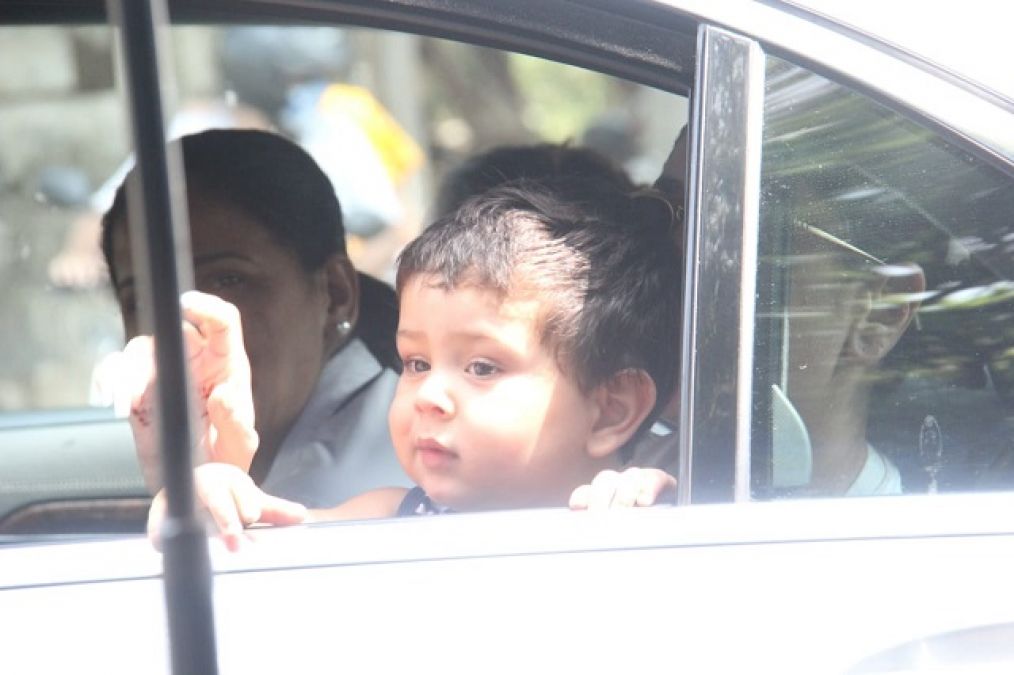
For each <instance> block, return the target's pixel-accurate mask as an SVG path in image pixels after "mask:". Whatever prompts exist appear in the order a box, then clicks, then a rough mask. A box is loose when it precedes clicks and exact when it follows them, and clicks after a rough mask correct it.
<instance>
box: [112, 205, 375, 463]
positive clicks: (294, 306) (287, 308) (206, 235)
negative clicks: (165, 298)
mask: <svg viewBox="0 0 1014 675" xmlns="http://www.w3.org/2000/svg"><path fill="white" fill-rule="evenodd" d="M117 227H118V229H117V230H116V231H115V232H114V237H113V261H114V265H115V270H116V278H117V281H118V283H117V287H118V288H117V299H118V301H119V304H120V310H121V312H122V314H123V324H124V330H125V333H126V338H127V339H128V340H129V339H130V338H132V337H134V336H135V335H137V334H138V333H139V332H140V328H139V315H138V312H137V308H136V293H135V283H134V269H133V265H132V263H131V260H130V242H129V239H128V237H127V236H125V234H126V229H125V227H124V224H123V223H117ZM190 236H191V247H192V249H193V254H194V283H195V285H196V288H197V290H199V291H202V292H204V293H210V294H213V295H217V296H219V297H221V298H222V299H224V300H227V301H228V302H231V303H232V304H234V305H235V306H236V307H237V308H238V309H239V312H240V315H241V317H242V322H243V336H244V344H245V345H246V351H247V355H248V356H249V358H250V367H251V371H252V374H253V398H254V407H255V410H256V415H257V431H258V433H259V434H260V438H261V446H260V447H261V449H268V451H269V453H271V454H273V453H274V451H275V450H277V448H278V445H279V444H280V443H281V441H282V440H283V438H284V437H285V434H286V433H288V430H289V429H290V428H291V426H292V424H293V423H294V422H295V420H296V417H297V416H298V415H299V413H300V412H301V411H302V409H303V407H304V405H305V404H306V402H307V400H308V398H309V397H310V395H311V393H312V392H313V389H314V387H315V385H316V382H317V378H318V375H319V373H320V370H321V368H322V366H323V364H324V362H325V361H326V360H327V358H328V356H329V355H330V354H331V353H332V352H333V351H334V349H335V348H336V346H337V344H338V336H337V332H336V330H335V324H336V323H337V322H338V321H339V320H340V317H337V316H336V315H335V308H334V305H335V303H334V302H332V294H333V292H334V289H333V288H332V287H331V286H332V284H331V283H329V278H328V273H327V271H326V269H321V270H318V271H316V272H312V273H311V272H307V271H306V270H304V269H303V267H302V265H301V264H300V262H299V260H298V259H297V257H296V255H295V253H294V252H292V251H291V250H289V249H287V248H284V247H282V246H280V245H279V244H278V243H277V242H276V241H275V240H274V239H273V238H272V237H271V235H270V233H269V232H268V230H267V229H266V228H265V227H263V226H262V225H261V224H260V223H259V222H257V221H255V220H254V219H252V218H250V217H248V216H247V215H246V214H244V213H243V212H241V211H239V210H237V209H235V208H232V207H231V206H229V205H227V204H224V203H221V202H218V201H215V200H206V199H192V203H191V208H190ZM350 318H351V319H352V320H353V321H354V318H355V317H354V316H353V317H350Z"/></svg>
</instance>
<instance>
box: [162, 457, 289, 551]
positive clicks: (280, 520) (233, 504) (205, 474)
mask: <svg viewBox="0 0 1014 675" xmlns="http://www.w3.org/2000/svg"><path fill="white" fill-rule="evenodd" d="M194 488H195V492H196V494H197V500H198V502H199V503H200V504H201V506H203V507H204V509H205V510H206V511H207V513H208V514H209V515H210V516H211V521H212V522H213V523H214V524H215V527H216V528H217V529H218V532H219V534H221V536H222V541H224V542H225V546H226V548H228V549H229V550H230V551H236V550H238V549H239V547H240V545H241V544H242V542H243V538H244V533H243V530H244V528H246V527H247V526H248V525H252V524H253V523H265V524H269V525H294V524H297V523H302V522H303V521H305V520H306V518H307V510H306V507H304V506H303V505H302V504H297V503H295V502H290V501H288V500H287V499H282V498H281V497H273V496H271V495H269V494H267V493H266V492H264V491H263V490H261V489H260V488H259V487H257V486H256V485H255V484H254V482H253V479H251V478H250V476H248V475H247V474H246V472H244V471H243V470H241V469H240V468H239V467H237V466H234V465H232V464H221V463H212V464H204V465H202V466H199V467H197V468H196V469H195V470H194ZM166 506H167V505H166V498H165V490H161V491H159V493H158V494H157V495H155V499H154V500H153V501H152V503H151V510H149V511H148V539H149V540H150V541H151V543H152V544H153V545H154V546H155V548H157V549H159V550H161V532H162V526H163V525H164V523H165V518H166Z"/></svg>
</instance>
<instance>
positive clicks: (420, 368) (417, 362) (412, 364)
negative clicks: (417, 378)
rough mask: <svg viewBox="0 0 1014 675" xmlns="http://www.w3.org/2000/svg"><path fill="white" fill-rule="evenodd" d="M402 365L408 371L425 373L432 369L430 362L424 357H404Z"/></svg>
mask: <svg viewBox="0 0 1014 675" xmlns="http://www.w3.org/2000/svg"><path fill="white" fill-rule="evenodd" d="M402 365H403V367H404V369H405V372H406V373H425V372H426V371H427V370H429V369H430V364H428V363H426V362H425V361H423V360H422V359H414V358H412V359H403V360H402Z"/></svg>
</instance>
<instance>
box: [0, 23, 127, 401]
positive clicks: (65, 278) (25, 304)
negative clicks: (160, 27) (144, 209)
mask: <svg viewBox="0 0 1014 675" xmlns="http://www.w3.org/2000/svg"><path fill="white" fill-rule="evenodd" d="M0 43H2V44H3V51H4V58H3V59H2V61H3V63H2V64H0V138H2V139H3V142H2V143H0V233H2V238H3V245H2V247H0V248H2V250H3V258H2V261H0V277H2V283H0V289H2V290H0V316H2V317H3V319H2V320H0V349H2V350H3V353H4V358H3V359H2V360H0V417H6V418H7V419H8V421H9V420H10V418H11V417H14V415H13V414H12V413H15V412H20V411H37V410H52V409H57V408H77V407H82V406H88V405H89V404H90V403H91V402H93V400H94V399H93V392H92V391H91V388H90V386H91V374H92V369H93V367H94V365H95V364H96V363H97V362H98V361H99V360H100V359H101V358H102V357H103V356H104V355H105V354H108V353H109V352H111V351H113V350H115V349H117V348H119V346H120V344H121V335H120V327H119V323H120V322H119V318H118V316H117V313H116V310H115V305H114V304H113V302H112V297H111V296H110V295H109V293H108V291H107V290H106V288H105V287H104V284H103V281H102V280H103V275H104V270H103V266H102V265H101V264H100V261H98V260H97V258H96V256H94V255H93V252H94V248H93V247H94V242H93V241H92V240H91V239H90V238H87V237H86V238H84V239H80V238H78V239H75V238H74V237H73V236H69V235H70V233H71V231H72V230H73V229H74V226H75V223H76V222H79V221H81V220H82V219H87V217H88V212H89V200H90V199H91V196H92V193H93V192H94V191H95V189H96V187H97V186H98V185H99V184H101V182H102V181H103V180H104V178H105V177H106V176H108V175H109V173H110V172H112V171H113V170H114V169H115V167H116V166H117V164H119V163H120V162H121V161H122V159H123V157H124V156H125V155H126V152H127V136H128V132H127V128H126V119H125V117H124V110H123V107H122V104H121V102H120V99H119V95H118V93H117V90H116V87H115V84H114V77H113V58H112V32H111V31H110V30H109V29H108V28H106V27H103V26H94V27H87V26H85V27H74V28H64V27H57V26H27V27H17V28H11V27H6V28H0Z"/></svg>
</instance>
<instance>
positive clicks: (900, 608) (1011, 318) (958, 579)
mask: <svg viewBox="0 0 1014 675" xmlns="http://www.w3.org/2000/svg"><path fill="white" fill-rule="evenodd" d="M139 4H140V3H139ZM156 4H157V3H156ZM168 4H169V10H170V15H171V17H172V22H171V25H169V26H164V27H163V28H165V29H166V34H167V35H169V36H170V37H171V38H172V43H173V44H172V46H173V51H174V58H173V59H172V60H169V61H164V62H163V63H162V66H163V70H162V76H163V77H168V78H169V79H170V80H171V81H173V82H175V89H174V90H175V91H176V92H177V94H178V99H179V100H180V105H179V109H180V110H185V109H190V110H195V109H201V106H209V107H211V108H214V109H222V108H226V109H227V108H229V106H235V99H236V93H235V91H233V90H232V89H231V88H230V84H229V82H227V81H226V78H225V77H224V75H223V72H224V71H223V65H222V53H221V44H222V39H223V35H225V34H226V33H227V32H228V31H230V30H232V29H234V28H235V27H237V26H242V25H262V26H265V27H270V28H272V29H274V30H277V31H281V33H280V34H281V35H282V36H285V35H286V33H285V31H297V30H303V29H305V28H306V27H307V26H314V27H317V28H318V29H319V30H321V31H331V33H328V35H331V36H332V37H335V36H340V41H341V42H342V44H344V45H345V47H344V48H345V49H347V50H348V54H349V55H348V57H347V61H346V62H343V64H342V77H343V78H345V80H346V81H347V82H349V83H352V84H354V85H355V86H357V87H361V88H363V89H364V90H366V91H368V92H369V93H370V95H371V97H372V99H373V100H374V101H376V102H379V105H381V106H382V107H383V108H384V109H386V111H388V112H389V113H390V116H391V117H392V118H393V119H395V120H396V122H397V125H399V126H400V127H401V128H402V129H403V131H404V132H405V133H406V134H407V135H408V136H409V137H411V139H414V141H403V143H405V144H410V143H414V144H415V146H416V147H415V148H414V151H417V152H419V153H421V156H423V157H424V158H425V162H424V163H423V164H422V165H420V166H415V165H413V166H415V168H413V169H405V174H404V176H402V178H403V182H402V183H401V185H400V190H399V199H400V200H401V201H400V203H399V204H398V207H399V209H400V211H401V212H402V213H403V216H404V217H403V218H402V219H401V221H399V222H400V223H401V225H399V227H398V228H393V227H392V228H389V229H387V230H383V229H382V230H381V231H379V232H378V231H377V230H376V228H373V229H371V228H364V229H363V230H362V232H361V236H358V237H357V238H354V239H353V245H352V247H351V251H352V255H353V257H354V258H355V261H356V264H357V265H358V266H360V267H361V268H363V269H367V270H369V271H372V272H374V273H375V274H377V275H378V276H381V277H383V276H384V275H385V274H388V273H389V272H390V267H389V263H390V254H391V252H392V251H393V250H394V248H395V247H396V246H397V245H399V243H400V242H402V241H403V240H404V238H406V237H407V236H410V235H411V234H412V233H414V232H416V231H418V229H419V228H421V227H422V226H423V224H424V223H425V220H426V211H427V209H429V208H430V207H431V204H432V200H433V199H434V196H435V194H436V190H435V188H434V186H435V185H437V184H438V183H439V181H440V179H441V178H442V177H443V176H444V175H445V173H446V171H447V170H448V169H449V168H450V167H451V166H453V165H454V164H455V163H456V162H457V161H460V160H461V159H463V158H465V157H467V156H469V155H470V154H473V153H475V152H477V151H479V150H482V149H485V148H488V147H492V146H495V145H501V144H505V143H530V142H537V141H562V140H567V139H570V140H571V142H573V143H575V144H579V145H587V146H590V147H594V148H596V149H597V150H599V151H600V152H602V153H604V154H607V155H609V156H610V157H611V158H612V159H613V160H614V161H615V162H617V163H618V164H621V165H622V166H623V167H624V168H625V170H627V171H628V172H629V174H630V175H631V176H632V177H633V179H634V180H635V181H636V182H639V183H653V182H656V180H658V179H661V180H660V181H659V182H658V185H659V186H660V187H663V188H665V189H667V190H669V191H670V196H671V197H672V198H673V200H674V201H675V202H679V201H684V204H683V205H682V206H680V205H678V204H677V208H676V209H675V213H676V215H677V216H678V217H679V218H680V219H681V223H682V225H683V229H682V231H681V245H682V246H683V252H684V265H685V285H684V288H683V289H681V291H680V292H682V294H683V295H682V297H683V304H684V319H685V320H684V332H683V342H682V344H681V345H672V349H673V350H674V351H677V350H678V351H679V353H680V355H681V356H680V363H681V372H680V381H679V401H678V405H676V406H674V408H677V409H678V414H676V415H675V416H674V418H672V419H668V420H666V423H660V424H658V425H656V427H655V428H654V429H653V433H654V434H655V438H654V440H655V441H657V446H658V448H659V449H660V453H661V454H660V455H659V456H658V458H656V459H658V462H659V464H658V465H659V466H665V467H667V468H669V469H670V470H671V471H672V472H673V473H674V474H676V477H677V480H678V486H679V487H678V495H677V498H676V500H675V503H674V504H667V505H660V506H658V507H655V508H646V509H634V510H614V511H606V512H587V513H574V512H570V511H567V510H565V509H562V508H561V509H559V510H532V511H503V512H495V513H482V514H478V513H477V514H454V515H445V516H440V517H427V518H403V519H390V520H375V521H361V522H345V523H332V524H313V525H303V526H295V527H289V528H275V529H270V528H262V529H254V530H252V531H251V537H252V538H253V539H254V540H255V541H253V542H251V543H250V544H249V545H247V546H244V547H243V550H241V551H240V552H238V553H230V552H228V551H226V550H225V548H224V547H223V546H222V545H221V543H220V542H218V541H217V540H215V539H211V540H210V543H209V547H210V568H209V563H208V558H207V557H206V556H205V552H204V549H205V540H204V538H203V537H196V538H192V539H191V540H190V544H191V547H190V548H189V549H186V550H176V549H172V548H170V549H169V550H167V551H166V553H165V555H164V556H163V555H162V554H160V553H158V552H156V551H155V550H154V549H153V548H152V547H151V545H150V544H149V543H148V541H147V540H146V538H145V537H144V536H143V522H144V516H145V513H146V510H147V506H148V503H149V499H148V495H147V492H146V490H145V488H144V484H143V481H142V480H141V475H140V472H139V470H138V468H137V466H136V461H135V458H134V451H133V444H132V439H131V435H130V432H129V429H128V428H127V425H126V422H125V420H123V419H118V418H117V417H116V415H115V414H114V412H113V409H112V406H111V404H112V401H111V400H109V399H107V398H104V395H105V394H104V391H103V390H102V387H101V386H100V385H101V379H102V378H101V373H102V368H103V366H100V365H99V364H102V363H106V366H104V367H106V368H108V367H110V366H109V365H108V364H109V363H110V361H109V359H115V357H110V356H109V355H110V354H112V353H115V351H116V350H117V349H118V348H119V347H120V346H121V343H122V333H121V332H120V328H119V320H118V317H117V316H116V312H115V306H114V304H113V302H112V299H111V294H110V292H109V290H108V288H106V287H105V286H104V285H103V282H102V279H101V273H100V272H101V270H99V273H96V268H95V267H94V266H93V267H90V268H89V267H87V262H82V263H81V265H80V266H78V267H74V266H73V265H71V267H70V268H62V267H60V265H54V264H53V262H54V261H56V260H67V259H73V257H71V258H67V259H65V258H62V257H61V256H63V254H66V253H69V252H73V251H71V249H74V245H75V243H80V242H79V241H77V240H75V238H74V236H75V232H77V230H75V227H76V225H75V223H77V222H78V221H79V220H80V219H81V218H82V217H83V214H87V213H88V212H89V210H91V211H93V212H94V210H95V209H96V208H98V207H96V203H97V202H96V200H98V199H100V196H99V195H100V193H101V190H99V189H98V186H99V185H101V184H102V183H103V182H106V180H107V179H108V178H109V177H110V176H111V175H115V173H116V169H117V167H118V166H120V165H122V163H123V162H124V160H125V158H126V157H127V156H128V154H129V148H130V147H131V146H132V143H131V142H130V141H129V139H130V137H131V136H130V132H129V128H130V125H129V123H128V119H129V115H128V113H127V112H126V111H127V109H128V108H130V107H131V106H130V105H129V102H130V101H131V100H133V102H134V103H135V104H136V103H138V102H139V101H140V103H149V104H150V103H151V102H152V101H151V100H145V99H143V97H144V96H145V94H144V93H143V92H145V91H146V90H150V89H151V87H152V86H153V85H154V82H153V81H151V79H150V77H148V76H138V75H136V74H135V75H121V74H119V73H120V72H121V70H118V64H119V63H120V61H121V59H123V58H125V59H126V61H127V63H128V64H134V65H136V64H137V63H138V61H137V58H138V56H137V55H138V54H139V53H143V51H144V48H145V46H146V45H150V44H151V41H150V38H149V37H146V35H145V34H144V33H143V32H138V30H137V28H136V27H135V26H133V25H132V24H130V25H128V28H127V30H126V32H125V33H124V34H122V35H121V36H120V37H119V38H116V39H114V29H113V27H112V25H111V24H110V23H108V22H107V20H106V11H105V7H104V5H102V3H99V2H91V1H88V0H82V1H81V2H55V3H54V2H42V1H41V0H15V1H14V2H4V3H2V4H0V234H2V236H4V237H6V238H7V240H8V242H9V243H8V244H5V245H4V247H3V248H4V250H5V251H6V254H5V256H4V257H3V258H2V259H0V278H3V279H4V280H5V283H3V284H0V317H2V319H0V347H2V348H3V349H4V350H5V353H6V354H8V355H9V357H5V359H4V360H3V362H2V363H0V671H3V672H10V673H54V672H96V673H137V672H176V673H185V672H186V673H211V672H216V668H217V670H220V671H221V672H223V673H232V672H243V673H246V672H336V671H348V672H376V673H388V672H413V671H418V672H425V673H428V672H439V673H473V672H493V673H498V672H535V673H542V672H596V673H598V672H637V671H641V670H645V669H650V670H651V671H656V670H672V671H674V672H691V673H730V672H765V673H766V672H772V673H880V672H954V673H959V672H960V673H968V672H990V673H993V672H997V673H999V672H1010V671H1011V669H1012V667H1014V584H1011V582H1010V574H1011V568H1012V566H1014V521H1012V518H1011V514H1014V434H1012V432H1014V255H1012V254H1014V100H1012V98H1011V93H1010V92H1009V91H1007V92H1006V93H1005V92H1004V90H1003V88H1002V87H998V86H997V85H996V83H995V82H990V83H989V84H990V86H986V85H984V84H980V83H979V81H977V80H976V79H974V78H973V76H971V75H967V74H963V71H962V70H961V69H959V68H957V67H956V66H948V65H945V64H941V63H938V62H936V61H934V60H931V57H933V58H936V57H935V56H934V55H930V56H927V55H925V54H922V53H920V52H919V51H917V50H916V51H912V50H910V49H907V48H906V45H905V44H904V43H903V42H899V40H900V38H897V37H894V36H893V34H892V33H891V31H889V30H886V31H885V30H880V29H876V28H873V29H869V30H864V29H863V28H862V26H860V25H846V24H844V23H841V22H839V21H837V20H836V19H834V18H833V16H832V14H833V13H829V14H819V13H817V12H815V11H813V10H812V9H808V8H807V6H804V5H808V6H809V5H811V4H812V3H800V4H796V3H789V2H775V1H773V0H772V1H771V2H745V1H744V2H739V1H731V0H730V1H728V2H707V1H704V0H670V1H668V2H652V1H649V0H643V1H642V0H630V1H623V2H621V1H619V0H612V1H609V0H583V1H577V0H571V1H565V0H511V1H506V0H505V1H502V2H498V1H494V0H486V1H476V0H472V1H466V0H440V1H435V0H373V1H367V0H347V1H345V0H335V1H327V2H323V1H321V2H294V1H292V2H290V1H286V0H264V1H260V0H258V1H256V2H255V1H252V0H251V1H240V0H204V1H202V2H185V1H179V2H174V1H173V0H169V3H168ZM824 5H826V3H821V6H822V7H824ZM128 9H129V8H128ZM136 9H137V6H134V7H133V10H131V11H128V12H127V21H128V24H129V21H130V18H131V17H132V16H134V11H135V10H136ZM920 11H922V10H920ZM927 11H928V10H927ZM998 13H999V12H998ZM156 18H157V12H156ZM1001 19H1002V17H993V19H992V20H994V21H999V20H1001ZM983 20H984V21H986V22H988V21H990V20H991V19H990V17H984V19H983ZM967 32H968V31H959V30H957V29H956V28H955V31H954V33H955V34H957V33H967ZM973 32H974V29H973ZM291 35H292V36H293V38H292V39H290V40H285V39H283V40H282V43H285V44H288V45H290V46H291V47H292V51H291V52H286V51H285V50H282V51H281V52H279V54H278V55H276V56H275V57H274V58H277V59H279V60H280V61H279V63H280V64H281V65H282V66H283V68H282V70H284V69H285V68H284V66H285V65H286V63H287V62H286V61H285V59H287V58H292V59H299V58H302V57H301V56H300V47H301V46H302V45H303V43H301V41H300V40H299V39H297V38H296V37H294V36H296V35H297V34H296V33H292V34H291ZM883 36H887V37H891V39H893V40H895V41H894V42H888V41H886V39H885V38H884V37H883ZM335 39H339V38H337V37H336V38H335ZM985 39H986V38H985V37H984V38H983V40H985ZM117 41H119V42H117ZM973 42H974V40H973ZM117 43H118V44H119V45H120V46H116V44H117ZM980 46H981V45H980ZM121 49H122V52H121ZM124 54H125V57H124ZM965 55H966V56H968V57H969V60H970V61H971V60H974V58H981V57H978V56H975V51H974V50H973V48H972V47H971V46H970V47H969V50H968V52H966V53H965ZM995 58H1000V57H999V56H997V57H995ZM122 72H131V71H130V69H124V70H122ZM149 75H150V73H149ZM146 77H147V79H146ZM124 78H127V79H129V81H130V87H125V86H124ZM125 90H129V91H131V93H132V95H133V96H134V99H130V97H129V96H128V95H127V94H126V93H124V92H125ZM188 106H189V108H188ZM166 117H167V118H168V117H169V116H168V115H167V116H166ZM135 124H136V126H137V132H138V134H139V137H140V138H150V137H149V136H145V133H146V131H145V129H148V132H149V133H150V131H151V129H150V127H151V125H150V124H148V125H145V124H144V123H143V122H142V123H137V122H135ZM684 126H686V128H687V138H688V141H689V142H688V150H687V157H688V160H687V161H686V163H685V164H683V163H681V162H679V161H676V159H675V155H673V156H671V154H672V150H673V147H674V143H675V141H676V139H677V136H678V134H679V133H680V131H681V130H682V129H683V128H684ZM142 143H143V141H142ZM159 147H160V146H159ZM140 154H141V161H142V162H147V161H148V160H146V159H145V157H146V154H145V153H144V152H142V153H140ZM81 185H84V186H85V187H84V188H80V186H81ZM79 188H80V189H79ZM631 232H632V234H631V236H636V229H635V228H632V230H631ZM81 236H84V235H81ZM86 243H87V242H86ZM85 248H87V247H85ZM85 257H86V258H87V256H85ZM151 259H152V260H153V261H156V262H157V261H161V264H162V265H168V266H170V267H171V266H172V265H173V251H172V249H171V248H165V249H162V250H159V251H155V252H154V253H153V254H152V258H151ZM92 263H93V264H94V259H93V260H92ZM68 269H70V270H71V271H70V272H68V271H67V270H68ZM155 286H156V287H155V289H154V293H155V295H154V298H155V305H156V307H157V306H159V305H165V304H166V303H169V304H173V305H175V303H176V298H175V297H172V296H171V295H167V294H166V292H165V288H164V287H162V286H160V284H159V283H156V284H155ZM161 367H162V368H170V367H172V364H163V365H162V366H161ZM659 458H660V459H659ZM163 565H165V568H163ZM163 569H165V570H166V573H165V574H163ZM209 569H210V572H209ZM166 599H168V600H169V602H166ZM212 613H213V614H212ZM212 622H213V623H212ZM212 625H213V626H214V628H213V629H212V628H211V626H212ZM170 627H171V630H170ZM170 634H171V635H172V641H170ZM216 664H217V665H216Z"/></svg>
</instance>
